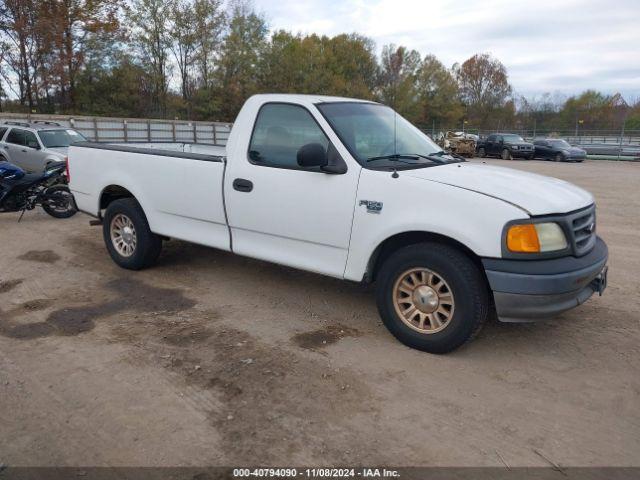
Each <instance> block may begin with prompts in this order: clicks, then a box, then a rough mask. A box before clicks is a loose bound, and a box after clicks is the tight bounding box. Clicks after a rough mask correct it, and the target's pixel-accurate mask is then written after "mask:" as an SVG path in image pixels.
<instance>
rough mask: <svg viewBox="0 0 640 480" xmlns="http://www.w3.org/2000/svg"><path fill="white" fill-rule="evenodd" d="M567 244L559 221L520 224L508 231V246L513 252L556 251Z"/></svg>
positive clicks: (562, 248)
mask: <svg viewBox="0 0 640 480" xmlns="http://www.w3.org/2000/svg"><path fill="white" fill-rule="evenodd" d="M567 246H568V244H567V239H566V237H565V236H564V232H563V231H562V229H561V228H560V226H559V225H558V224H557V223H552V222H549V223H525V224H518V225H512V226H511V227H509V230H508V231H507V248H508V249H509V250H510V251H511V252H517V253H541V252H555V251H558V250H564V249H565V248H567Z"/></svg>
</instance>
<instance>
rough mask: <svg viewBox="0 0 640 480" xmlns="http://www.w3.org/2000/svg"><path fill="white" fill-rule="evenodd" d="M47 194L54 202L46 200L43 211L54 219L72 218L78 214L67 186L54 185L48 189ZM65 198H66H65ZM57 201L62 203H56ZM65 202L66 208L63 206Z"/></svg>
mask: <svg viewBox="0 0 640 480" xmlns="http://www.w3.org/2000/svg"><path fill="white" fill-rule="evenodd" d="M45 194H46V195H47V196H48V197H50V198H51V199H52V201H51V202H49V201H47V200H45V201H44V202H43V203H42V209H43V210H44V211H45V212H47V213H48V214H49V215H51V216H52V217H53V218H71V217H73V216H74V215H75V214H76V213H78V210H77V208H76V204H75V201H74V200H73V195H72V194H71V191H70V190H69V187H67V186H66V185H53V186H51V187H49V188H47V190H46V192H45ZM63 196H64V197H66V198H63ZM56 199H57V202H60V203H56ZM63 200H64V201H65V203H66V207H63V206H61V205H62V203H61V202H62V201H63Z"/></svg>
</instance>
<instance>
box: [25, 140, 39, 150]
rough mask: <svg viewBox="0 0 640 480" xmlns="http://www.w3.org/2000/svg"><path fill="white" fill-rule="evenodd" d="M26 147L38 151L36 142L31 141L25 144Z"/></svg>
mask: <svg viewBox="0 0 640 480" xmlns="http://www.w3.org/2000/svg"><path fill="white" fill-rule="evenodd" d="M27 147H29V148H33V149H35V150H40V145H39V144H38V142H34V141H33V140H31V141H30V142H28V143H27Z"/></svg>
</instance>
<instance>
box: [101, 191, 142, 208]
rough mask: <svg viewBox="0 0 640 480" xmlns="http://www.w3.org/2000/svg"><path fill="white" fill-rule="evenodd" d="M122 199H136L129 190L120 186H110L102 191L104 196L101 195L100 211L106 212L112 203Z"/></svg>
mask: <svg viewBox="0 0 640 480" xmlns="http://www.w3.org/2000/svg"><path fill="white" fill-rule="evenodd" d="M120 198H135V197H134V195H133V194H132V193H131V192H130V191H129V190H127V189H126V188H124V187H121V186H120V185H109V186H108V187H107V188H105V189H104V190H102V194H101V195H100V210H104V209H105V208H107V207H108V206H109V204H110V203H111V202H113V201H114V200H118V199H120Z"/></svg>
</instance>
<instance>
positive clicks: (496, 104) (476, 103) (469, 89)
mask: <svg viewBox="0 0 640 480" xmlns="http://www.w3.org/2000/svg"><path fill="white" fill-rule="evenodd" d="M454 72H455V74H456V79H457V80H458V85H459V86H460V94H461V97H462V99H463V101H464V102H465V104H466V106H467V110H468V112H469V115H471V116H473V117H475V118H476V120H477V121H479V122H480V124H481V125H484V124H486V122H487V120H488V119H489V117H490V115H491V114H492V113H495V111H496V110H497V109H498V110H499V109H502V108H504V107H505V106H506V104H507V100H508V98H509V96H510V95H511V85H509V81H508V78H507V69H506V68H505V66H504V65H503V64H502V63H500V61H499V60H498V59H496V58H493V57H491V55H489V54H487V53H483V54H476V55H474V56H473V57H471V58H469V59H468V60H466V61H465V62H464V63H463V64H462V65H454Z"/></svg>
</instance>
